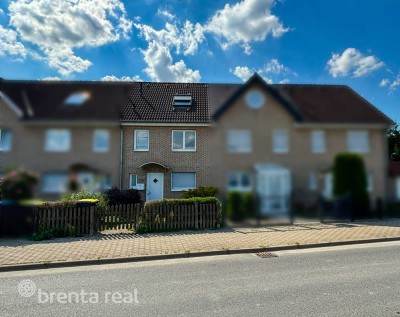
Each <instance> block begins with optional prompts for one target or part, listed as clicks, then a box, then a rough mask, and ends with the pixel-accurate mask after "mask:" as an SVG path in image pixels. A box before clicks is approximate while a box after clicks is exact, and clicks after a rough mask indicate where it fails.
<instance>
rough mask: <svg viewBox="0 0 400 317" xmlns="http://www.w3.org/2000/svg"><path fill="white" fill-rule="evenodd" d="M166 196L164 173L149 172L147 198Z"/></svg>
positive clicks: (153, 198)
mask: <svg viewBox="0 0 400 317" xmlns="http://www.w3.org/2000/svg"><path fill="white" fill-rule="evenodd" d="M163 198H164V174H163V173H147V190H146V200H155V199H163Z"/></svg>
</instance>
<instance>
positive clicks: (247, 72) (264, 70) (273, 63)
mask: <svg viewBox="0 0 400 317" xmlns="http://www.w3.org/2000/svg"><path fill="white" fill-rule="evenodd" d="M230 72H231V73H232V74H234V75H235V76H236V77H238V78H240V79H241V80H242V81H247V80H248V79H249V78H250V77H251V76H252V75H253V74H254V73H255V72H257V73H258V74H259V75H260V76H261V77H262V78H263V79H264V80H265V81H266V82H267V83H269V84H272V82H273V80H272V79H271V78H270V75H272V76H274V77H280V76H282V75H293V76H297V73H295V72H293V71H292V70H291V69H290V68H289V67H286V66H285V65H283V64H281V63H280V62H279V61H278V60H277V59H276V58H273V59H271V60H270V61H269V62H268V63H267V64H265V65H264V66H263V67H260V68H258V69H256V68H249V67H247V66H236V67H235V68H234V69H230ZM287 82H289V79H288V78H284V79H282V80H281V81H280V82H279V83H283V84H284V83H287Z"/></svg>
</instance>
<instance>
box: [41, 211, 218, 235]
mask: <svg viewBox="0 0 400 317" xmlns="http://www.w3.org/2000/svg"><path fill="white" fill-rule="evenodd" d="M219 208H220V207H219V205H217V204H211V203H210V204H203V203H201V204H198V203H196V204H190V205H181V204H177V205H154V206H148V207H146V208H145V207H144V205H143V204H126V205H113V206H109V207H108V208H107V209H100V208H98V207H94V206H93V207H35V208H34V231H35V232H38V231H40V230H48V229H56V228H69V229H70V230H72V231H73V232H75V233H77V234H93V233H94V232H96V231H103V230H120V229H128V230H135V231H136V230H138V228H139V226H141V225H144V226H145V227H146V228H147V230H148V231H152V232H155V231H170V230H182V229H206V228H216V227H219V225H220V215H219V214H220V209H219Z"/></svg>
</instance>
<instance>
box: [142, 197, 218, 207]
mask: <svg viewBox="0 0 400 317" xmlns="http://www.w3.org/2000/svg"><path fill="white" fill-rule="evenodd" d="M196 203H198V204H218V205H219V206H220V205H221V202H220V201H219V199H218V198H216V197H193V198H170V199H161V200H151V201H147V202H146V203H145V204H144V210H146V208H151V207H154V206H172V205H194V204H196Z"/></svg>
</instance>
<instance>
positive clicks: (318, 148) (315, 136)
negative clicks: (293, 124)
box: [311, 130, 326, 154]
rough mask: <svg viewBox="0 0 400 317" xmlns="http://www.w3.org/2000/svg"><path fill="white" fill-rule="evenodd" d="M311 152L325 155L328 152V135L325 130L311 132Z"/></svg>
mask: <svg viewBox="0 0 400 317" xmlns="http://www.w3.org/2000/svg"><path fill="white" fill-rule="evenodd" d="M311 152H312V153H316V154H319V153H325V152H326V135H325V131H323V130H314V131H311Z"/></svg>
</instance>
